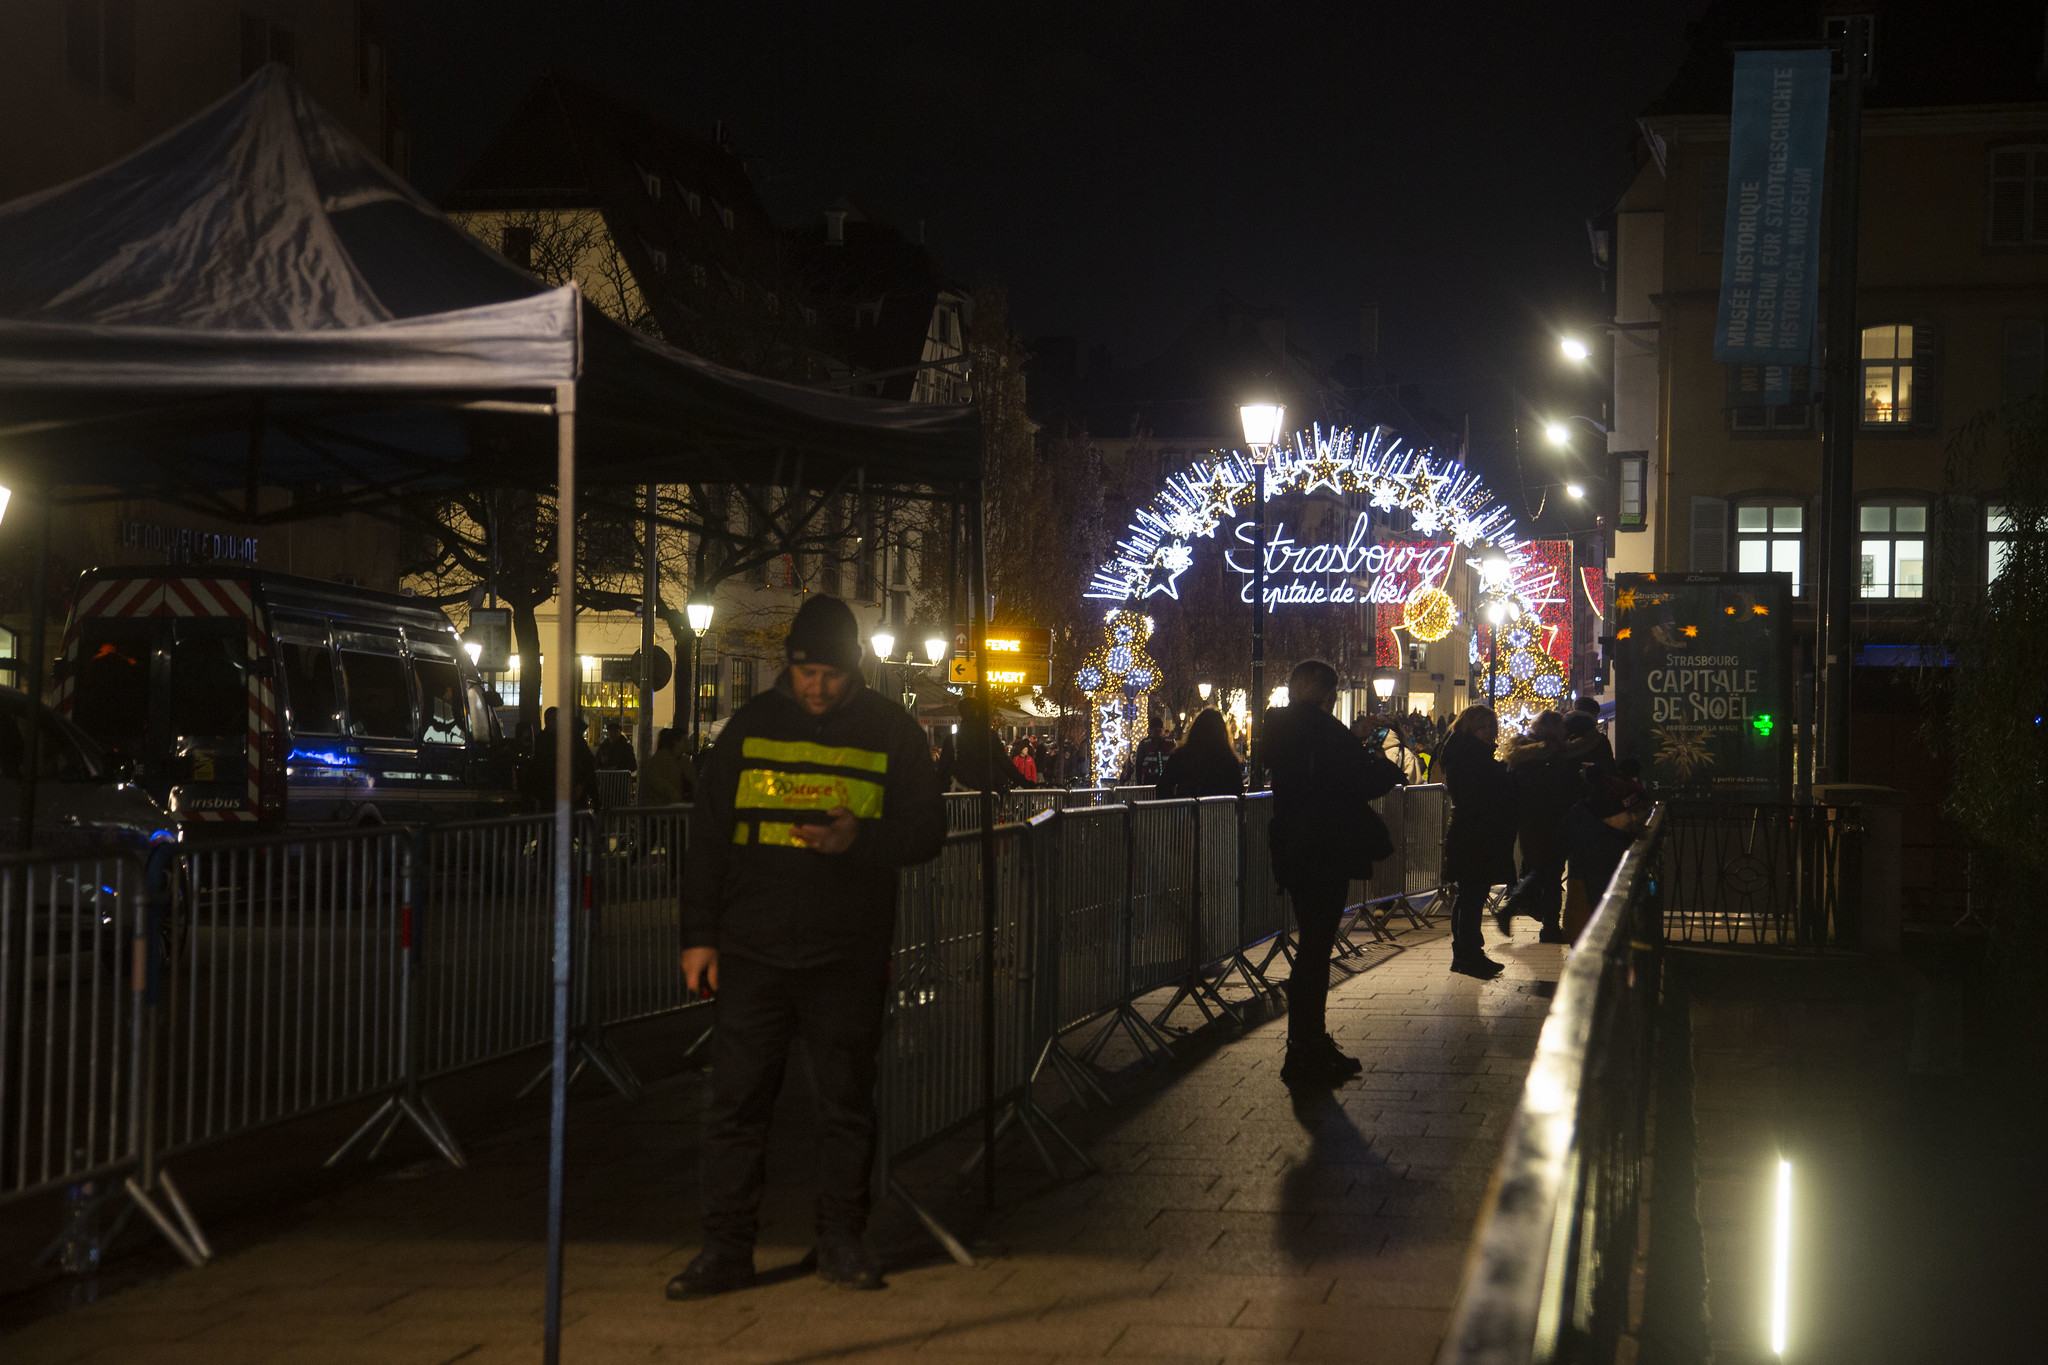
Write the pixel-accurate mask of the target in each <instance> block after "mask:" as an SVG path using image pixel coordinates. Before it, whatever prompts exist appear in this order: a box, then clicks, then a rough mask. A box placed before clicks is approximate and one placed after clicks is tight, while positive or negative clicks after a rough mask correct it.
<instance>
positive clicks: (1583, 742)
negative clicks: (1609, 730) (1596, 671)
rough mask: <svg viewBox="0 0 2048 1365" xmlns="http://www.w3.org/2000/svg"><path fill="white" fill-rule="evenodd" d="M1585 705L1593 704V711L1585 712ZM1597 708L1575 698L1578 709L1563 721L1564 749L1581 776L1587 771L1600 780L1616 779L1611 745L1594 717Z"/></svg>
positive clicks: (1589, 700)
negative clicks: (1593, 772)
mask: <svg viewBox="0 0 2048 1365" xmlns="http://www.w3.org/2000/svg"><path fill="white" fill-rule="evenodd" d="M1587 702H1593V706H1594V710H1593V711H1588V710H1587V709H1586V703H1587ZM1599 706H1600V703H1599V702H1597V701H1593V699H1592V698H1591V697H1581V698H1579V704H1578V706H1577V707H1576V708H1574V709H1573V711H1572V713H1571V714H1570V715H1568V716H1566V717H1565V718H1564V739H1565V746H1566V748H1567V750H1568V752H1569V753H1570V755H1571V758H1572V761H1573V762H1575V763H1577V764H1578V765H1579V771H1580V773H1581V775H1583V774H1584V773H1585V771H1586V770H1587V769H1588V768H1591V769H1592V770H1593V771H1595V772H1597V773H1598V774H1599V775H1600V776H1601V777H1616V776H1619V774H1618V773H1617V772H1616V771H1615V766H1614V746H1613V745H1612V744H1609V743H1608V742H1607V736H1605V735H1603V734H1601V733H1600V717H1599V715H1598V714H1596V712H1597V711H1598V708H1599Z"/></svg>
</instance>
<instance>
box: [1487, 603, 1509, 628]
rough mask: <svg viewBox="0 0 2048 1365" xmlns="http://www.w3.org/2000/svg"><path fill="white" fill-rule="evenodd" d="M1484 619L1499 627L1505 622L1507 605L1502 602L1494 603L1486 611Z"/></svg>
mask: <svg viewBox="0 0 2048 1365" xmlns="http://www.w3.org/2000/svg"><path fill="white" fill-rule="evenodd" d="M1486 619H1487V620H1489V621H1491V622H1493V623H1494V624H1495V625H1499V624H1500V623H1501V622H1503V621H1505V620H1507V619H1508V609H1507V604H1506V603H1504V602H1495V603H1494V604H1493V605H1492V606H1490V607H1488V608H1487V609H1486Z"/></svg>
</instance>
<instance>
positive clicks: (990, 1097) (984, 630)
mask: <svg viewBox="0 0 2048 1365" xmlns="http://www.w3.org/2000/svg"><path fill="white" fill-rule="evenodd" d="M973 496H974V503H973V506H972V507H970V508H968V509H967V562H968V572H969V573H970V574H971V575H972V579H971V581H970V582H969V583H968V585H967V599H968V600H967V630H968V648H969V649H971V650H972V651H973V654H974V662H975V669H974V697H975V700H976V701H977V702H978V703H979V705H978V707H977V708H976V709H977V710H978V711H979V712H980V713H981V714H980V716H979V717H978V718H977V720H976V724H977V725H981V726H985V727H987V730H988V733H987V734H986V735H981V734H977V735H975V737H974V741H975V748H976V750H977V751H978V752H980V753H981V755H982V769H981V775H980V777H979V779H978V780H979V783H980V786H981V1142H982V1148H981V1149H982V1151H983V1152H985V1153H987V1154H988V1159H987V1160H986V1161H984V1162H983V1163H982V1168H981V1197H982V1201H983V1203H984V1204H985V1205H986V1206H987V1207H989V1208H994V1207H995V1206H996V794H995V782H996V764H998V763H1001V762H1003V761H1004V759H1003V757H1002V754H1001V748H1002V746H1001V745H1000V744H999V743H998V742H997V740H996V713H995V704H994V702H993V700H992V699H991V698H990V696H989V690H988V675H987V672H986V669H987V667H988V640H987V638H986V637H987V635H988V620H987V616H988V559H987V555H986V553H985V548H984V546H983V544H982V503H981V484H980V482H979V481H977V482H976V483H975V485H974V494H973ZM955 751H956V752H957V751H958V746H955Z"/></svg>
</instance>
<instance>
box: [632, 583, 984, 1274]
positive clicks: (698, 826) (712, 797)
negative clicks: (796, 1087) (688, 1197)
mask: <svg viewBox="0 0 2048 1365" xmlns="http://www.w3.org/2000/svg"><path fill="white" fill-rule="evenodd" d="M786 650H787V653H788V658H789V666H788V667H787V668H785V669H784V670H783V672H782V676H781V677H779V678H777V679H776V681H775V686H774V687H772V688H770V689H769V690H768V691H766V692H763V693H762V694H761V695H760V696H758V697H755V698H754V699H753V700H751V701H749V702H748V703H747V704H746V705H745V706H743V707H741V708H740V709H739V711H737V712H736V713H734V715H733V717H732V719H731V720H730V721H728V722H727V723H726V726H725V729H724V731H723V732H722V733H720V735H719V737H718V742H717V744H715V745H714V746H713V747H712V750H711V757H710V759H709V760H708V761H706V763H705V765H704V770H703V777H702V780H701V781H700V782H699V784H698V788H697V805H696V810H695V812H694V815H693V817H692V819H691V821H690V847H689V857H688V858H687V859H686V860H685V862H684V867H683V895H682V941H683V955H682V968H683V981H684V983H685V984H686V985H687V986H688V987H689V988H690V989H691V990H693V991H699V990H705V989H709V990H711V991H713V992H716V994H717V1003H716V1004H715V1005H714V1006H713V1009H714V1010H715V1011H716V1027H715V1028H714V1030H713V1032H712V1035H711V1104H710V1107H709V1109H708V1110H707V1111H706V1113H705V1119H704V1140H703V1193H702V1204H703V1211H704V1249H703V1251H701V1252H700V1253H699V1254H698V1255H697V1257H696V1258H695V1259H694V1260H692V1261H691V1262H690V1264H689V1265H688V1266H687V1267H685V1268H684V1270H683V1272H682V1273H681V1274H680V1275H677V1276H676V1277H675V1278H674V1279H673V1280H671V1281H669V1284H668V1295H669V1297H670V1298H677V1299H681V1298H696V1297H700V1296H703V1295H707V1294H719V1293H724V1292H726V1291H728V1290H733V1289H740V1288H743V1287H745V1286H747V1285H750V1284H752V1283H753V1282H754V1238H755V1235H756V1233H757V1231H758V1230H759V1222H760V1208H761V1189H762V1183H763V1178H764V1176H765V1175H766V1170H767V1156H768V1128H769V1122H770V1120H771V1118H772V1117H773V1115H774V1113H775V1101H776V1097H777V1095H778V1094H780V1093H781V1090H782V1080H783V1075H784V1073H785V1071H786V1070H787V1068H788V1065H789V1053H790V1048H791V1045H792V1044H794V1043H795V1042H796V1041H797V1040H798V1039H802V1040H803V1045H804V1051H805V1052H806V1053H807V1054H809V1060H810V1072H811V1079H812V1084H813V1087H814V1090H815V1093H816V1096H817V1107H818V1122H817V1125H816V1132H815V1134H814V1136H813V1137H812V1140H811V1146H810V1149H809V1151H808V1152H807V1153H806V1157H807V1162H808V1164H809V1166H810V1168H811V1169H812V1170H814V1171H815V1172H816V1173H817V1178H818V1202H817V1213H816V1228H817V1238H818V1240H817V1273H818V1276H819V1278H820V1279H824V1280H828V1281H830V1282H832V1283H834V1284H837V1285H840V1286H843V1287H845V1288H849V1289H880V1288H881V1287H882V1270H881V1263H880V1262H879V1261H878V1260H876V1258H875V1253H874V1252H873V1251H872V1250H871V1249H870V1248H869V1247H868V1245H867V1243H866V1241H865V1240H864V1234H865V1232H866V1227H867V1216H868V1198H869V1189H870V1183H871V1180H872V1176H873V1167H874V1158H875V1077H876V1074H877V1070H878V1056H877V1054H878V1053H879V1051H880V1048H881V1043H882V1025H883V1017H884V1007H885V1005H886V1003H887V1000H888V993H889V991H888V983H889V953H890V945H891V943H892V942H893V940H894V937H895V932H896V894H897V883H898V880H899V875H900V873H901V870H902V869H903V868H905V867H908V866H910V865H912V864H915V863H922V862H928V861H930V860H931V859H932V858H935V857H937V856H938V853H939V850H940V848H941V847H942V846H943V845H944V844H945V841H946V810H945V805H944V803H943V801H942V800H941V799H940V796H939V784H938V777H937V774H936V773H935V772H934V771H933V769H932V755H931V748H930V747H929V745H927V744H926V742H925V736H924V731H923V730H921V729H920V728H919V727H918V724H917V722H916V721H915V720H912V719H911V718H910V716H909V715H908V714H907V713H906V712H905V711H904V710H903V708H902V707H901V706H898V705H897V704H896V703H895V702H893V701H891V700H890V699H889V698H887V697H885V696H883V695H881V694H880V693H879V692H874V691H870V690H868V689H867V688H865V687H863V686H862V684H861V675H860V667H861V645H860V630H859V627H858V625H857V624H856V623H855V621H854V617H853V612H852V611H851V610H849V609H848V608H847V605H846V604H845V603H844V602H841V601H839V600H838V599H837V598H833V597H824V596H815V597H811V598H809V599H807V600H806V601H805V602H804V604H803V606H802V607H801V608H800V609H798V611H797V614H796V619H795V620H794V621H793V622H791V623H790V628H789V639H788V642H787V644H786ZM992 738H993V737H992V736H991V739H992ZM987 747H988V752H989V753H991V754H993V753H998V752H1000V751H999V750H996V749H994V748H993V746H992V745H991V746H987ZM1002 766H1004V767H1005V768H1007V767H1009V765H1008V763H1004V764H1003V765H1002Z"/></svg>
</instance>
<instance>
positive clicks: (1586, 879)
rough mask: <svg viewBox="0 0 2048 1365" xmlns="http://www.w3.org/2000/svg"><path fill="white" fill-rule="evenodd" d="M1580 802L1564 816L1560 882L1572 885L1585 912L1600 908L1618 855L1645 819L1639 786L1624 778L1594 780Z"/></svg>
mask: <svg viewBox="0 0 2048 1365" xmlns="http://www.w3.org/2000/svg"><path fill="white" fill-rule="evenodd" d="M1590 785H1591V787H1592V790H1590V791H1589V792H1587V793H1586V799H1585V800H1583V801H1581V802H1579V804H1578V805H1576V806H1573V807H1572V808H1571V810H1570V811H1568V812H1566V814H1565V817H1564V848H1565V867H1566V872H1565V878H1566V880H1567V881H1571V882H1576V883H1577V884H1578V887H1579V892H1580V894H1581V895H1582V896H1583V897H1584V898H1585V903H1586V908H1587V910H1588V911H1592V910H1596V909H1598V908H1599V906H1600V898H1601V897H1602V896H1604V895H1606V894H1607V886H1608V883H1610V882H1612V881H1613V880H1614V870H1615V869H1616V868H1618V867H1620V866H1621V858H1622V855H1623V854H1625V853H1627V852H1628V847H1629V845H1630V844H1632V843H1634V842H1635V839H1636V835H1637V833H1638V832H1640V831H1641V829H1642V827H1643V821H1644V819H1645V818H1646V817H1647V816H1648V815H1649V804H1648V802H1646V801H1645V800H1644V793H1643V784H1642V783H1640V782H1633V781H1630V780H1629V779H1628V778H1625V777H1600V778H1596V779H1594V780H1593V782H1592V783H1591V784H1590Z"/></svg>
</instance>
